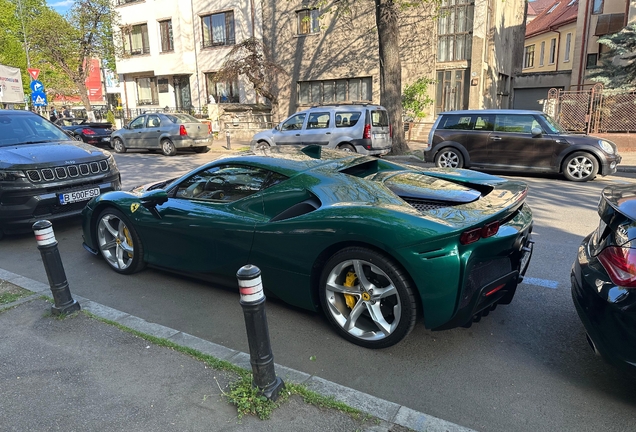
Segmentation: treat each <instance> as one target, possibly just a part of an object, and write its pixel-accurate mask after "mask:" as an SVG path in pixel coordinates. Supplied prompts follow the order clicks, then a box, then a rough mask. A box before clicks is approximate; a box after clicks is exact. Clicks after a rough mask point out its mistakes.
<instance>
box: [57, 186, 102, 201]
mask: <svg viewBox="0 0 636 432" xmlns="http://www.w3.org/2000/svg"><path fill="white" fill-rule="evenodd" d="M96 196H99V188H98V187H96V188H91V189H86V190H81V191H75V192H67V193H63V194H59V195H58V198H59V200H60V204H62V205H64V204H71V203H74V202H79V201H88V200H89V199H91V198H94V197H96Z"/></svg>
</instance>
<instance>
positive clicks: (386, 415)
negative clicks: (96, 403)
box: [0, 268, 474, 432]
mask: <svg viewBox="0 0 636 432" xmlns="http://www.w3.org/2000/svg"><path fill="white" fill-rule="evenodd" d="M0 279H4V280H6V281H7V282H10V283H12V284H14V285H17V286H19V287H21V288H24V289H26V290H28V291H32V292H34V293H35V294H33V295H31V296H28V297H25V298H22V299H20V300H18V301H16V302H13V303H8V304H6V305H2V307H0V311H1V310H3V309H7V308H11V307H15V306H18V305H20V304H22V303H25V302H27V301H30V300H33V299H34V298H37V297H39V296H41V295H47V294H48V295H49V296H50V294H51V292H50V290H49V286H48V285H46V284H43V283H41V282H37V281H35V280H32V279H29V278H26V277H24V276H20V275H18V274H15V273H11V272H9V271H7V270H3V269H1V268H0ZM73 297H74V299H75V300H77V301H78V302H79V303H80V305H81V307H82V309H83V310H85V311H87V312H90V313H91V314H93V315H95V316H97V317H100V318H103V319H106V320H109V321H114V322H116V323H118V324H121V325H123V326H125V327H128V328H130V329H133V330H136V331H138V332H140V333H144V334H146V335H149V336H154V337H157V338H162V339H167V340H169V341H171V342H174V343H175V344H177V345H180V346H183V347H186V348H191V349H194V350H197V351H199V352H201V353H203V354H208V355H211V356H213V357H216V358H218V359H220V360H225V361H228V362H230V363H232V364H234V365H236V366H239V367H241V368H243V369H247V370H251V369H252V366H251V364H250V356H249V354H247V353H244V352H240V351H236V350H233V349H230V348H226V347H224V346H222V345H218V344H215V343H213V342H209V341H206V340H204V339H201V338H198V337H196V336H192V335H190V334H188V333H183V332H180V331H178V330H175V329H171V328H169V327H165V326H163V325H160V324H155V323H151V322H148V321H146V320H144V319H142V318H139V317H136V316H133V315H130V314H128V313H126V312H122V311H119V310H117V309H113V308H111V307H108V306H105V305H102V304H100V303H96V302H94V301H92V300H89V299H87V298H84V297H81V296H73ZM276 371H277V375H278V376H280V377H281V378H283V380H286V381H288V382H293V383H297V384H303V385H305V386H307V388H309V389H310V390H312V391H314V392H316V393H318V394H320V395H323V396H326V397H333V398H334V399H335V400H337V401H340V402H342V403H345V404H347V405H349V406H350V407H352V408H355V409H358V410H360V411H362V412H364V413H366V414H369V415H371V416H373V417H377V418H379V419H380V420H384V421H386V422H388V423H393V424H397V425H400V426H404V427H406V428H409V429H412V430H415V431H426V432H474V431H473V430H472V429H468V428H465V427H463V426H459V425H456V424H454V423H451V422H447V421H445V420H442V419H439V418H437V417H433V416H430V415H427V414H424V413H421V412H419V411H415V410H412V409H410V408H407V407H405V406H403V405H398V404H396V403H393V402H389V401H386V400H384V399H380V398H377V397H375V396H372V395H369V394H366V393H363V392H359V391H357V390H355V389H352V388H349V387H345V386H342V385H340V384H336V383H333V382H331V381H327V380H325V379H323V378H320V377H318V376H314V375H309V374H307V373H304V372H301V371H297V370H295V369H291V368H288V367H286V366H282V365H279V364H276Z"/></svg>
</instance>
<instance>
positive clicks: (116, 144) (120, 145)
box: [113, 138, 125, 153]
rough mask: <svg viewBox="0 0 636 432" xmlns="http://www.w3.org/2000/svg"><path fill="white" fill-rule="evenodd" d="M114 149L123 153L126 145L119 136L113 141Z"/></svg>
mask: <svg viewBox="0 0 636 432" xmlns="http://www.w3.org/2000/svg"><path fill="white" fill-rule="evenodd" d="M113 149H114V150H115V151H116V152H117V153H123V152H124V149H125V147H124V143H123V142H122V140H120V139H119V138H115V140H114V142H113Z"/></svg>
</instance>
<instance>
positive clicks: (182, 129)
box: [179, 125, 188, 136]
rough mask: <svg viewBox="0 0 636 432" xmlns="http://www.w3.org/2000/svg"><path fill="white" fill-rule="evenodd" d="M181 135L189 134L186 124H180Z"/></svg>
mask: <svg viewBox="0 0 636 432" xmlns="http://www.w3.org/2000/svg"><path fill="white" fill-rule="evenodd" d="M179 135H180V136H186V135H188V131H187V130H186V128H185V126H184V125H180V126H179Z"/></svg>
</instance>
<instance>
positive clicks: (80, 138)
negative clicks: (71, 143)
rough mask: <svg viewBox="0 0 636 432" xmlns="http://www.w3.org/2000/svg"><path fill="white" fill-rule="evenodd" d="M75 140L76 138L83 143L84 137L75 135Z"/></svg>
mask: <svg viewBox="0 0 636 432" xmlns="http://www.w3.org/2000/svg"><path fill="white" fill-rule="evenodd" d="M73 138H75V140H77V141H83V140H82V137H81V136H79V135H74V136H73Z"/></svg>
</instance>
